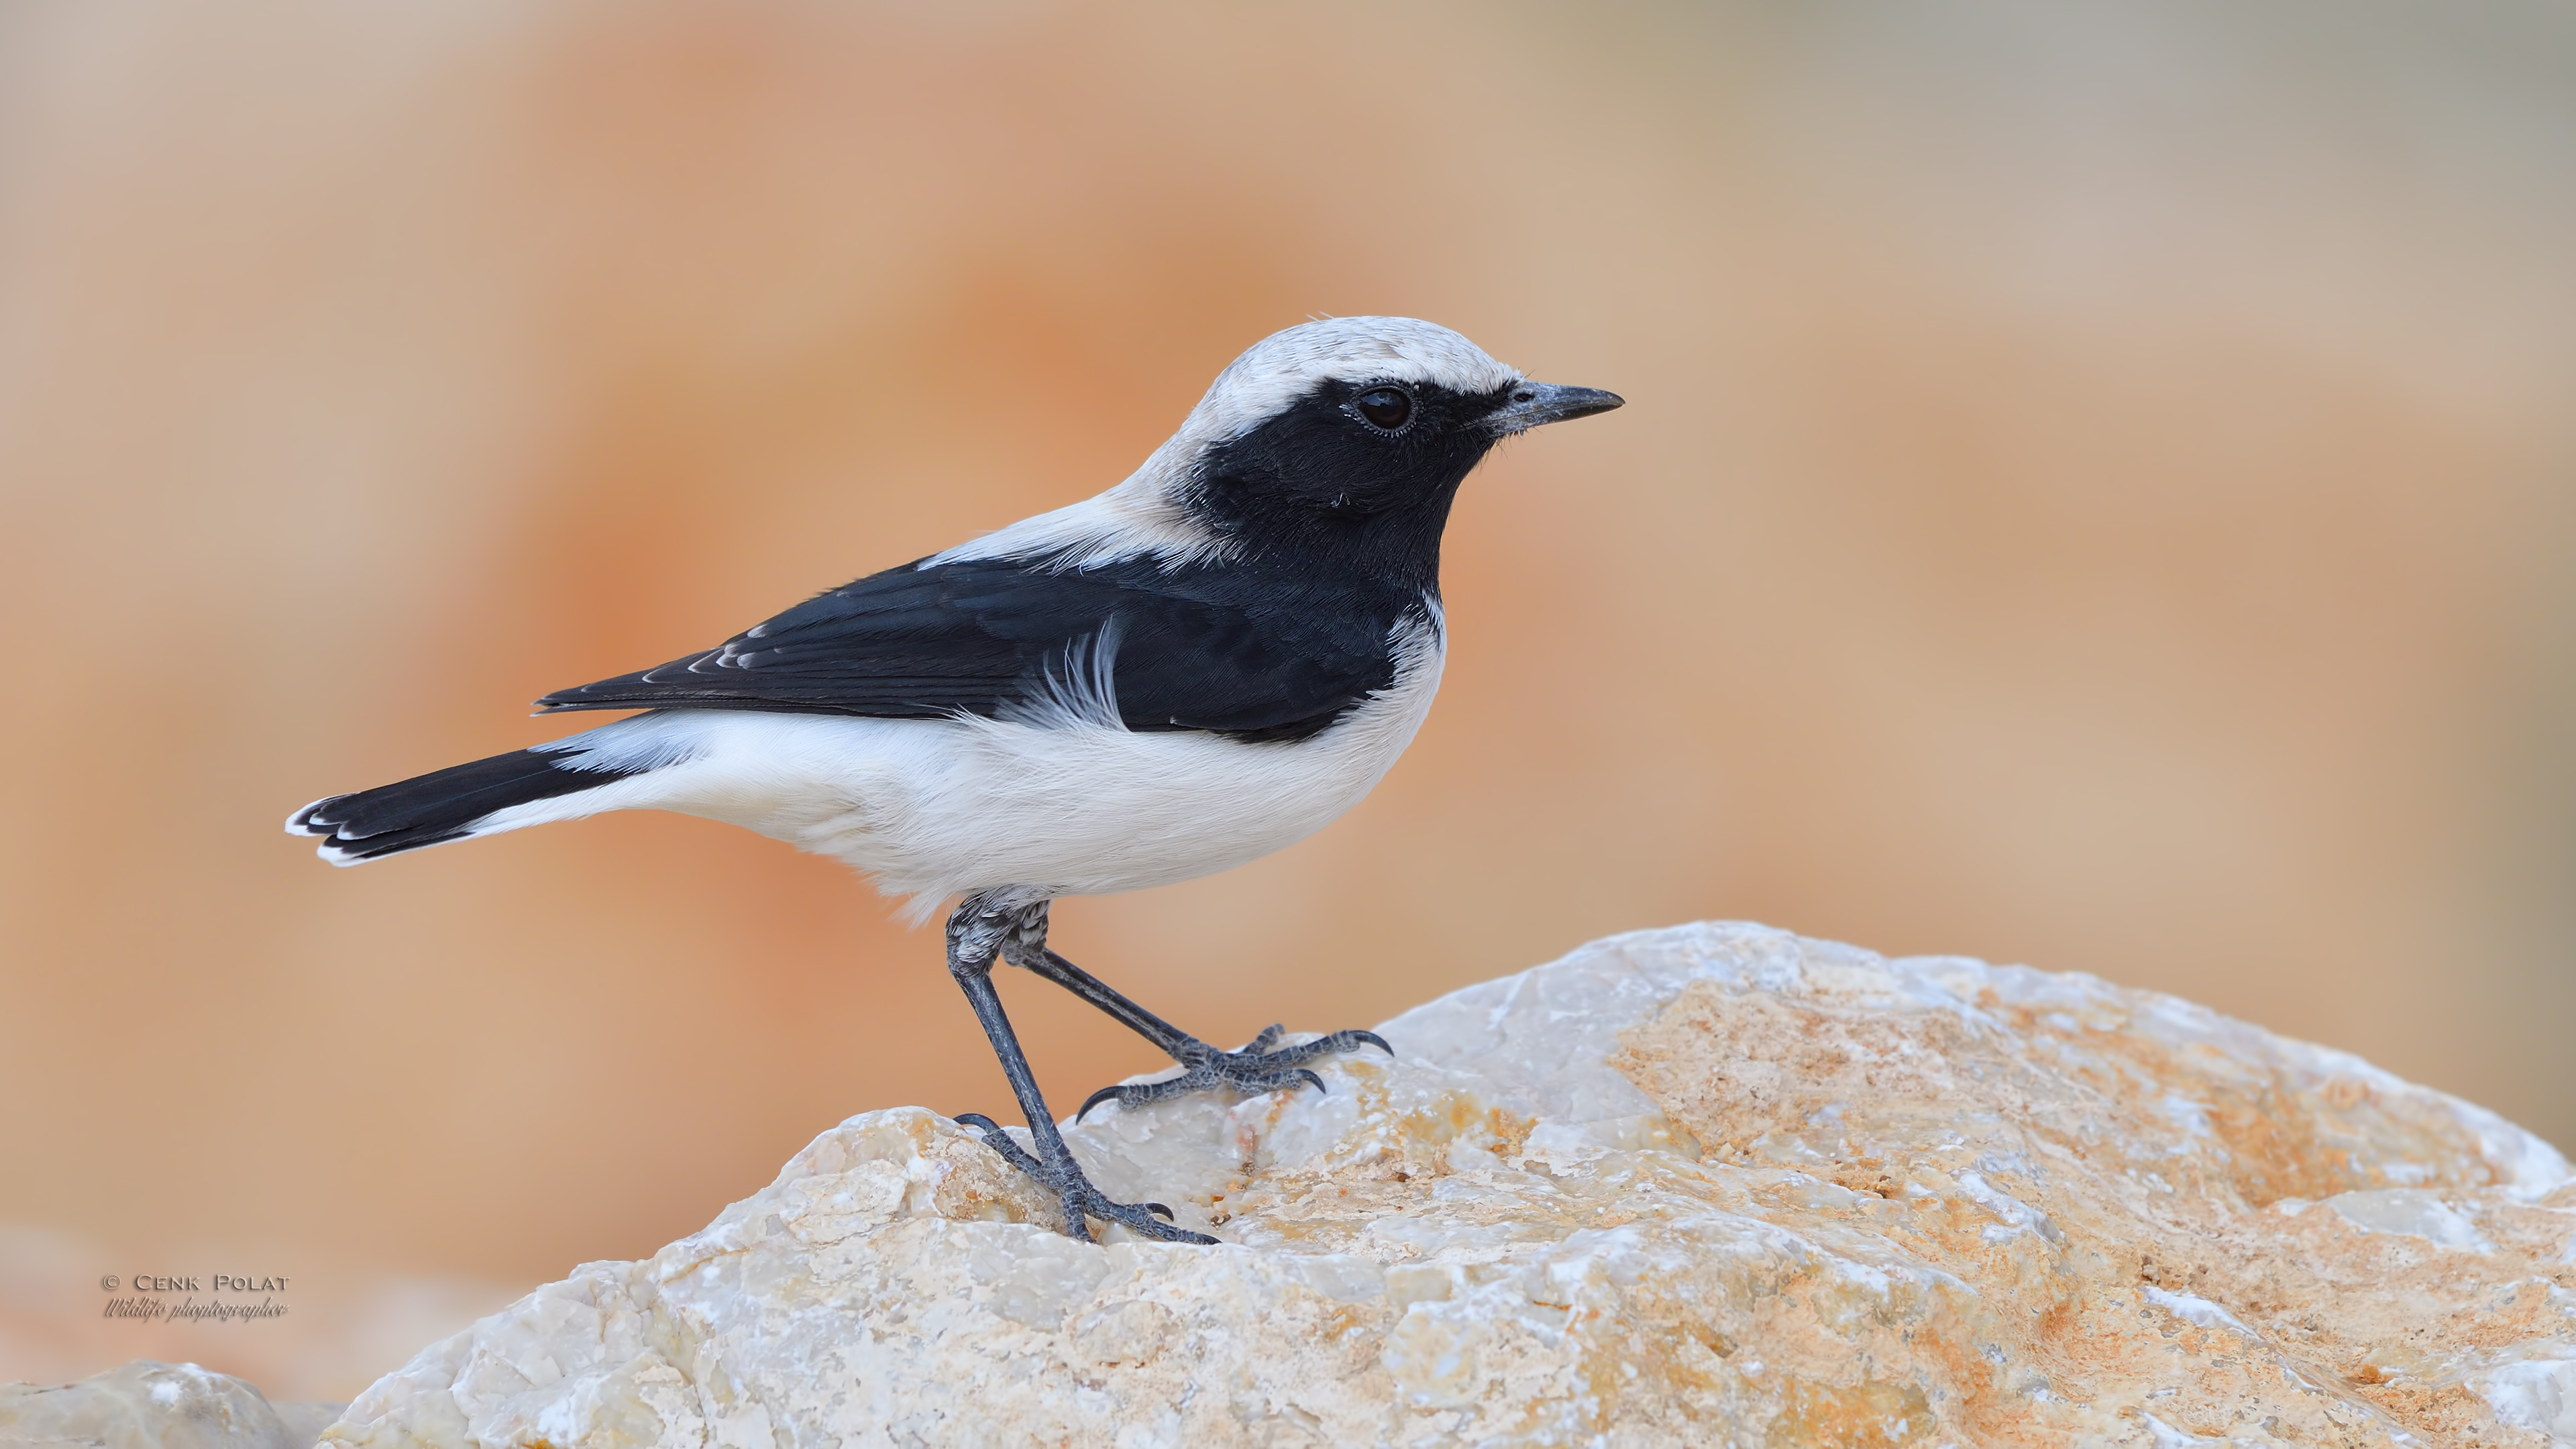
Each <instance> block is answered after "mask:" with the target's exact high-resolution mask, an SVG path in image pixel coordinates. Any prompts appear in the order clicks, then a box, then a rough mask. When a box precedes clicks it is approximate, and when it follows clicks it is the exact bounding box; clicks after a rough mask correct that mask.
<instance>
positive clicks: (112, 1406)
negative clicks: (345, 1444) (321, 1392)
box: [0, 1359, 340, 1449]
mask: <svg viewBox="0 0 2576 1449" xmlns="http://www.w3.org/2000/svg"><path fill="white" fill-rule="evenodd" d="M339 1416H340V1406H339V1405H338V1404H323V1403H305V1402H300V1401H289V1402H285V1403H277V1404H272V1403H270V1402H269V1401H268V1400H267V1399H266V1398H265V1397H263V1396H262V1395H261V1394H260V1391H259V1390H257V1389H255V1388H252V1387H251V1386H250V1385H249V1384H246V1383H244V1382H242V1381H241V1380H240V1379H237V1378H234V1377H232V1376H231V1375H230V1374H219V1373H209V1372H207V1371H206V1370H204V1369H201V1368H199V1367H197V1366H196V1365H195V1364H192V1363H154V1362H153V1361H151V1360H150V1359H136V1360H135V1361H134V1362H132V1363H129V1364H125V1365H123V1366H122V1367H119V1368H112V1369H109V1370H108V1371H107V1372H105V1373H103V1374H95V1375H92V1376H91V1377H89V1378H85V1379H82V1380H81V1381H80V1382H78V1383H70V1384H0V1444H6V1445H10V1446H12V1449H15V1446H19V1445H26V1446H35V1445H46V1446H64V1449H69V1446H74V1445H77V1446H81V1449H308V1446H310V1445H311V1444H312V1443H313V1441H314V1439H315V1438H316V1437H318V1436H319V1435H320V1433H321V1432H322V1427H323V1426H324V1425H326V1424H328V1423H330V1422H331V1421H332V1420H333V1419H336V1418H338V1417H339Z"/></svg>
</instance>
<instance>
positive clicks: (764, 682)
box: [537, 560, 1423, 740]
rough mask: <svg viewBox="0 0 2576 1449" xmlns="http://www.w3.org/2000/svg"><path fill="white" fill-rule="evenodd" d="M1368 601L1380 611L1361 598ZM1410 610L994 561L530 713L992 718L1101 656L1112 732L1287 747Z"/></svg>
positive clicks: (867, 583)
mask: <svg viewBox="0 0 2576 1449" xmlns="http://www.w3.org/2000/svg"><path fill="white" fill-rule="evenodd" d="M1379 594H1384V595H1385V597H1383V598H1381V597H1376V596H1377V595H1379ZM1422 610H1423V604H1422V602H1421V600H1420V599H1419V598H1418V597H1417V598H1413V599H1410V600H1407V599H1405V598H1403V597H1402V595H1401V592H1400V591H1397V590H1392V589H1377V588H1365V587H1364V588H1359V589H1354V588H1352V587H1350V586H1326V585H1321V584H1317V583H1313V582H1308V581H1299V580H1295V579H1293V578H1287V577H1282V576H1278V575H1271V574H1267V573H1266V571H1258V570H1253V569H1247V568H1245V567H1243V566H1242V565H1232V566H1227V567H1221V568H1205V569H1184V570H1180V571H1177V572H1172V573H1167V572H1165V571H1163V570H1162V569H1161V568H1159V567H1158V566H1156V565H1154V564H1152V563H1150V562H1144V563H1137V564H1133V565H1111V566H1108V567H1105V568H1096V569H1076V570H1067V571H1063V572H1050V571H1047V570H1045V569H1032V568H1030V567H1029V566H1027V565H1025V564H1022V563H1017V562H1012V561H1009V560H969V561H966V562H961V563H951V564H939V565H934V566H932V567H929V568H922V567H919V566H918V565H911V564H907V565H905V566H903V567H900V568H893V569H888V570H886V571H885V572H883V573H880V574H871V575H869V576H868V577H866V578H864V579H860V580H859V581H858V582H856V583H853V584H849V585H847V586H845V587H842V588H838V589H834V590H833V591H831V592H830V593H828V594H824V595H821V596H819V597H817V598H813V599H809V600H807V601H806V602H805V603H802V604H799V605H797V606H796V607H795V608H793V609H790V610H788V611H787V612H786V613H783V614H780V615H779V616H778V617H776V618H774V619H771V620H769V621H768V622H767V623H764V624H761V625H758V626H757V627H754V628H752V629H749V630H747V631H745V632H743V633H741V634H737V635H735V636H734V637H733V638H731V639H728V640H726V641H725V642H724V643H723V644H722V645H720V646H718V647H716V648H714V649H711V650H708V651H706V652H705V653H702V654H692V655H690V656H688V657H687V658H685V659H677V660H673V661H672V662H671V663H669V664H665V665H663V666H661V667H660V668H658V669H647V670H644V671H642V672H641V673H637V674H623V675H619V676H618V677H617V678H614V679H603V680H601V681H599V682H598V683H596V684H585V685H583V686H581V687H580V688H578V689H566V690H559V691H557V692H556V693H553V694H549V695H547V696H546V697H545V698H543V699H541V700H539V701H537V703H538V704H539V705H540V706H542V707H544V708H546V709H548V710H576V709H749V710H772V711H779V712H785V713H801V714H851V715H872V716H876V717H880V718H893V719H927V718H937V717H940V716H944V715H952V714H957V713H961V712H962V713H966V714H977V715H995V714H1000V713H1003V712H1006V711H1008V710H1010V709H1012V708H1013V707H1015V706H1019V705H1024V704H1026V703H1028V702H1030V701H1032V700H1033V699H1034V698H1035V697H1037V696H1038V695H1039V693H1040V692H1041V691H1042V690H1043V689H1044V687H1045V681H1046V679H1047V678H1048V677H1049V676H1050V675H1052V676H1053V677H1055V678H1056V679H1059V680H1064V679H1067V678H1069V677H1070V676H1071V675H1073V674H1074V673H1076V672H1077V671H1079V670H1080V669H1081V668H1082V667H1083V659H1084V651H1087V650H1090V649H1093V648H1096V647H1099V642H1100V641H1101V640H1102V639H1103V637H1104V631H1105V632H1106V635H1107V638H1108V639H1109V640H1111V641H1112V643H1111V646H1110V647H1111V651H1112V652H1111V653H1110V658H1111V660H1112V669H1111V671H1110V672H1111V677H1112V679H1113V680H1114V683H1115V693H1116V696H1117V702H1118V712H1119V715H1120V717H1121V718H1123V719H1124V720H1125V721H1126V724H1127V727H1128V728H1129V729H1135V730H1211V731H1216V732H1220V733H1223V734H1228V735H1232V736H1236V737H1238V738H1244V739H1255V740H1264V739H1299V738H1303V737H1305V736H1306V735H1310V734H1313V733H1315V732H1316V731H1318V730H1321V729H1324V728H1325V727H1327V726H1328V725H1330V724H1332V722H1333V721H1334V720H1336V719H1338V718H1340V717H1341V716H1342V714H1343V713H1344V712H1346V711H1348V710H1349V709H1351V708H1352V707H1353V706H1355V705H1357V704H1358V703H1359V702H1360V701H1361V700H1362V699H1364V698H1366V697H1367V695H1368V693H1369V692H1370V691H1371V690H1376V689H1383V688H1385V687H1386V686H1387V685H1388V684H1390V683H1391V682H1393V679H1394V673H1395V659H1394V655H1393V652H1392V649H1391V647H1390V635H1391V634H1392V632H1393V630H1394V628H1395V626H1396V625H1397V624H1398V623H1399V622H1400V621H1401V619H1402V618H1403V617H1404V615H1405V614H1407V613H1419V612H1421V611H1422Z"/></svg>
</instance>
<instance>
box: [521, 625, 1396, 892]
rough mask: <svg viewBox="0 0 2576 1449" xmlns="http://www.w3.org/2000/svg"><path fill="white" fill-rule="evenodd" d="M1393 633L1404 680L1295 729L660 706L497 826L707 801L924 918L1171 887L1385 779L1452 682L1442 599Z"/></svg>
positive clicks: (1334, 810)
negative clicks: (1339, 713) (980, 898)
mask: <svg viewBox="0 0 2576 1449" xmlns="http://www.w3.org/2000/svg"><path fill="white" fill-rule="evenodd" d="M1393 643H1394V645H1395V662H1396V669H1395V678H1394V681H1393V683H1391V684H1390V685H1389V686H1388V687H1387V688H1386V689H1384V690H1381V691H1379V692H1377V693H1376V694H1373V695H1371V696H1370V697H1369V699H1368V700H1367V701H1366V702H1365V703H1363V704H1362V705H1360V707H1359V708H1357V709H1355V710H1353V711H1352V712H1351V713H1350V714H1348V715H1347V716H1345V717H1344V718H1343V719H1342V720H1341V721H1340V722H1338V723H1336V724H1335V725H1333V726H1332V727H1331V728H1329V729H1327V730H1325V731H1323V732H1322V733H1320V734H1317V735H1314V736H1312V737H1310V738H1308V739H1304V740H1298V741H1293V742H1277V743H1266V744H1245V743H1241V742H1239V741H1234V740H1228V739H1224V738H1222V737H1219V736H1215V735H1209V734H1202V733H1198V732H1195V731H1170V732H1153V733H1137V732H1134V731H1130V730H1127V729H1125V728H1123V727H1119V726H1116V725H1114V724H1112V723H1109V722H1105V721H1102V720H1100V719H1097V718H1089V717H1084V715H1083V714H1082V713H1081V712H1079V711H1068V710H1051V711H1042V712H1033V713H1031V714H1029V715H1028V716H1026V717H1023V718H1019V719H1003V720H993V719H960V720H881V719H852V718H845V717H837V716H830V715H799V714H756V713H743V712H731V711H718V710H670V711H664V712H661V713H658V714H653V715H646V716H641V717H638V718H635V719H631V720H622V721H620V722H618V723H617V724H614V725H610V726H608V727H606V728H605V729H600V730H593V731H590V732H589V733H588V734H587V735H584V736H579V737H576V740H574V741H567V742H566V743H568V744H571V743H578V744H580V745H582V746H584V747H587V748H589V749H592V750H594V751H596V752H597V753H596V756H595V758H596V759H597V760H598V761H599V762H600V763H601V764H603V765H616V764H620V763H623V762H624V761H626V760H628V759H633V760H635V761H637V762H639V763H641V762H643V761H645V760H648V759H649V760H652V761H655V762H659V761H662V760H669V761H672V763H669V764H662V765H660V767H659V768H655V769H653V770H652V771H651V773H649V774H643V775H636V776H633V777H630V778H627V779H623V780H618V781H614V782H612V783H609V784H606V785H603V786H601V787H600V788H599V789H597V790H589V791H584V792H582V793H581V794H579V795H574V796H565V797H562V798H561V799H560V800H559V801H538V802H535V803H533V804H531V805H526V806H520V807H515V808H514V809H513V810H510V811H504V812H501V816H499V817H495V818H494V819H492V820H491V821H490V822H489V825H488V828H490V829H509V828H513V827H515V826H518V825H524V824H535V823H537V822H538V821H539V820H540V819H564V818H569V817H571V816H575V815H588V814H592V813H595V812H597V811H600V810H621V809H634V808H658V809H664V810H678V811H682V812H685V813H687V814H691V815H703V816H708V817H710V818H713V819H717V820H724V821H729V822H731V823H733V824H736V825H742V826H746V827H748V828H750V829H753V830H757V831H759V832H760V833H762V834H763V835H768V836H773V837H775V838H777V839H780V840H784V841H787V842H788V843H790V844H792V845H796V846H800V847H802V848H804V849H806V850H811V851H815V852H818V853H820V854H823V855H830V856H834V857H837V858H839V859H841V860H844V861H847V862H848V863H850V864H851V865H854V866H856V867H858V868H859V869H861V870H863V871H866V872H867V873H868V874H869V875H870V876H872V877H874V878H875V880H876V882H877V885H878V888H879V889H881V890H884V891H886V892H887V893H888V894H891V895H901V896H908V897H910V898H911V900H910V902H909V905H908V909H907V912H906V914H907V915H909V916H911V917H912V918H914V919H922V918H926V917H927V915H928V914H929V912H930V911H931V910H932V909H934V908H935V907H936V906H937V905H938V903H939V902H940V901H941V900H942V899H944V898H946V897H949V896H953V895H957V894H960V893H962V892H965V891H970V890H982V889H988V888H993V887H999V886H1033V887H1037V888H1039V889H1041V890H1044V891H1045V892H1046V893H1048V894H1050V895H1096V894H1103V893H1107V892H1112V891H1128V890H1139V889H1142V888H1144V887H1147V886H1157V885H1168V884H1171V883H1172V882H1174V881H1182V880H1188V879H1191V878H1193V877H1196V876H1202V875H1208V874H1212V873H1214V872H1216V871H1221V870H1226V869H1230V868H1232V867H1234V866H1237V865H1241V864H1243V863H1244V862H1246V861H1249V860H1254V859H1257V858H1259V857H1261V856H1264V855H1267V854H1269V853H1270V852H1272V851H1274V850H1277V849H1279V848H1280V847H1282V846H1285V845H1289V844H1293V843H1294V842H1296V841H1299V840H1302V839H1304V838H1305V837H1306V836H1308V835H1311V834H1313V833H1314V832H1315V831H1317V830H1319V829H1321V828H1323V827H1324V826H1325V825H1327V824H1329V823H1331V822H1332V821H1333V820H1334V819H1335V818H1336V817H1338V816H1339V815H1341V813H1342V812H1343V811H1345V810H1348V809H1350V808H1351V806H1353V805H1355V804H1357V803H1359V800H1360V797H1362V796H1364V795H1366V794H1367V793H1368V792H1369V790H1370V788H1371V787H1373V786H1375V785H1376V784H1377V782H1378V779H1379V777H1380V776H1383V775H1384V774H1385V773H1386V771H1387V769H1388V767H1389V766H1391V765H1393V764H1394V763H1395V759H1396V756H1398V755H1400V754H1402V753H1403V752H1404V747H1405V746H1406V745H1408V744H1410V743H1412V740H1413V735H1414V731H1415V730H1417V729H1419V728H1420V727H1421V724H1422V720H1423V717H1424V715H1426V714H1427V713H1429V711H1430V708H1431V699H1432V695H1433V694H1434V693H1435V692H1436V691H1437V690H1438V689H1439V687H1440V668H1441V663H1442V659H1443V655H1444V652H1445V651H1444V648H1443V640H1442V636H1441V625H1440V621H1439V616H1438V614H1437V612H1436V610H1435V612H1434V613H1433V615H1432V616H1431V617H1430V618H1429V619H1427V620H1417V621H1414V622H1412V623H1410V624H1408V625H1404V626H1400V627H1399V629H1398V631H1397V633H1396V636H1395V638H1394V640H1393ZM523 811H524V812H527V814H528V818H526V819H505V818H502V817H508V816H513V815H516V814H518V813H520V812H523ZM478 833H480V832H478Z"/></svg>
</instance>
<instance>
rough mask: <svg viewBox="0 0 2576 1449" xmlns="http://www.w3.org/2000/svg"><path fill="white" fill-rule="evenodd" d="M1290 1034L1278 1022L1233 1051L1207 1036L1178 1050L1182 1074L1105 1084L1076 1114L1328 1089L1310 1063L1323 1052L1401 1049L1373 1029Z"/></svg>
mask: <svg viewBox="0 0 2576 1449" xmlns="http://www.w3.org/2000/svg"><path fill="white" fill-rule="evenodd" d="M1286 1034H1287V1029H1286V1028H1285V1027H1282V1026H1280V1025H1278V1024H1276V1023H1273V1024H1271V1025H1269V1026H1265V1027H1263V1028H1262V1029H1261V1034H1260V1035H1259V1036H1256V1037H1254V1038H1253V1039H1252V1040H1251V1041H1249V1042H1247V1043H1245V1044H1244V1047H1243V1049H1242V1050H1241V1051H1231V1052H1225V1051H1218V1050H1217V1049H1216V1048H1215V1047H1212V1046H1209V1045H1208V1044H1207V1043H1205V1042H1192V1043H1191V1044H1189V1045H1187V1046H1184V1047H1183V1048H1182V1049H1181V1050H1180V1051H1179V1052H1176V1053H1174V1059H1175V1060H1177V1061H1179V1062H1180V1064H1181V1071H1180V1074H1179V1075H1178V1076H1171V1077H1161V1078H1157V1079H1156V1080H1154V1081H1150V1082H1121V1083H1119V1084H1117V1085H1116V1086H1112V1087H1103V1088H1101V1089H1100V1090H1099V1091H1097V1092H1094V1093H1092V1094H1091V1095H1090V1096H1088V1097H1085V1098H1084V1099H1083V1101H1082V1105H1081V1106H1080V1107H1078V1108H1076V1109H1075V1110H1074V1114H1073V1120H1075V1121H1076V1122H1079V1121H1081V1120H1082V1119H1083V1118H1084V1117H1085V1116H1086V1115H1088V1114H1089V1113H1090V1111H1091V1109H1092V1108H1094V1107H1097V1106H1099V1105H1100V1104H1101V1103H1103V1102H1116V1103H1117V1104H1118V1105H1119V1106H1121V1107H1137V1106H1142V1105H1144V1104H1145V1103H1147V1102H1161V1101H1167V1100H1169V1099H1171V1098H1173V1097H1181V1096H1187V1095H1188V1094H1190V1093H1192V1092H1206V1091H1217V1090H1224V1091H1231V1092H1237V1093H1241V1094H1243V1095H1245V1096H1250V1095H1253V1094H1256V1093H1260V1092H1276V1091H1279V1090H1280V1089H1282V1088H1293V1087H1296V1086H1299V1085H1301V1084H1302V1085H1305V1086H1310V1087H1313V1088H1314V1089H1315V1090H1316V1091H1318V1092H1322V1091H1326V1090H1328V1089H1327V1088H1326V1087H1325V1086H1324V1079H1323V1078H1322V1077H1320V1076H1318V1075H1316V1073H1315V1072H1314V1071H1312V1070H1311V1069H1309V1068H1308V1067H1307V1066H1305V1063H1307V1062H1310V1061H1313V1060H1314V1059H1315V1058H1317V1057H1322V1056H1331V1055H1334V1054H1336V1053H1339V1052H1348V1051H1357V1050H1359V1049H1360V1048H1361V1047H1364V1046H1373V1047H1376V1048H1377V1049H1378V1050H1379V1051H1382V1052H1384V1053H1386V1054H1387V1055H1388V1056H1394V1055H1395V1048H1393V1047H1391V1046H1388V1045H1387V1044H1386V1038H1384V1037H1382V1036H1379V1035H1378V1034H1377V1033H1376V1032H1373V1031H1360V1030H1357V1029H1353V1030H1349V1031H1337V1032H1333V1033H1331V1034H1330V1035H1327V1036H1319V1037H1317V1038H1315V1039H1314V1040H1313V1041H1306V1042H1299V1043H1298V1044H1297V1045H1295V1046H1291V1047H1283V1046H1280V1045H1279V1039H1280V1038H1281V1037H1282V1036H1285V1035H1286Z"/></svg>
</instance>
